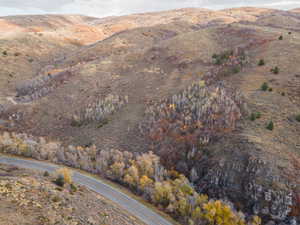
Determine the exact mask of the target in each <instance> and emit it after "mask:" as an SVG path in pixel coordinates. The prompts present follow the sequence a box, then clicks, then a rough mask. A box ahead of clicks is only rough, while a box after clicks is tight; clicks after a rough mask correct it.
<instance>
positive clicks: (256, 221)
mask: <svg viewBox="0 0 300 225" xmlns="http://www.w3.org/2000/svg"><path fill="white" fill-rule="evenodd" d="M261 222H262V221H261V218H260V217H259V216H253V218H252V221H251V223H250V225H261Z"/></svg>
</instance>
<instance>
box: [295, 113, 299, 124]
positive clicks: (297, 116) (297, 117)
mask: <svg viewBox="0 0 300 225" xmlns="http://www.w3.org/2000/svg"><path fill="white" fill-rule="evenodd" d="M295 119H296V120H297V121H298V122H300V113H299V114H298V115H296V117H295Z"/></svg>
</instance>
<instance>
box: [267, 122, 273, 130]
mask: <svg viewBox="0 0 300 225" xmlns="http://www.w3.org/2000/svg"><path fill="white" fill-rule="evenodd" d="M266 128H267V129H268V130H273V129H274V123H273V121H270V122H269V123H268V124H267V126H266Z"/></svg>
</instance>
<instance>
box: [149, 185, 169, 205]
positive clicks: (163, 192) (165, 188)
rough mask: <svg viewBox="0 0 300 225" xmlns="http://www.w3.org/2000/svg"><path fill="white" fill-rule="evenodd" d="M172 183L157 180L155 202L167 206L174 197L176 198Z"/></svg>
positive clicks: (153, 197)
mask: <svg viewBox="0 0 300 225" xmlns="http://www.w3.org/2000/svg"><path fill="white" fill-rule="evenodd" d="M172 195H173V190H172V185H171V184H170V183H169V182H167V181H165V182H156V183H155V185H154V193H153V196H152V199H153V201H154V203H156V204H161V205H163V206H164V207H167V206H168V205H169V203H170V201H171V200H172V199H174V196H172Z"/></svg>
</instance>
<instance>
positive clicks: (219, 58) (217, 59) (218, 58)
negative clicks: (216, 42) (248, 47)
mask: <svg viewBox="0 0 300 225" xmlns="http://www.w3.org/2000/svg"><path fill="white" fill-rule="evenodd" d="M232 55H233V51H232V50H231V51H225V52H223V53H221V54H213V55H212V58H213V59H214V61H213V63H214V64H216V65H221V64H223V63H225V62H226V61H228V60H229V57H230V56H232Z"/></svg>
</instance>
